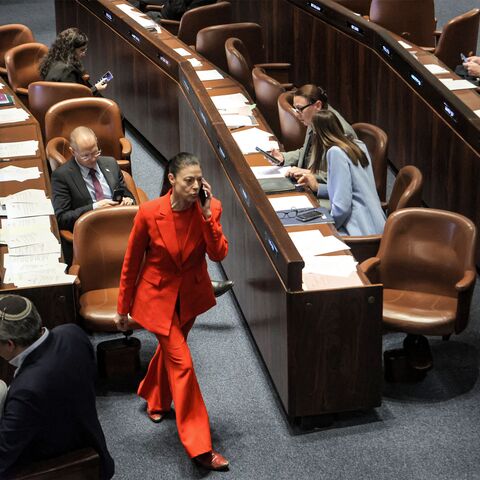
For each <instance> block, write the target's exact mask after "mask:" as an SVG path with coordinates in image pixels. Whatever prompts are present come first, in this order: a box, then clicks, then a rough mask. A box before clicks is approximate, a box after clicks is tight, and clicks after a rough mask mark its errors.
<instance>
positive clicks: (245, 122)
mask: <svg viewBox="0 0 480 480" xmlns="http://www.w3.org/2000/svg"><path fill="white" fill-rule="evenodd" d="M222 119H223V121H224V122H225V125H226V126H227V127H229V128H239V127H252V126H253V125H258V122H257V120H256V119H255V117H252V116H250V115H225V114H222Z"/></svg>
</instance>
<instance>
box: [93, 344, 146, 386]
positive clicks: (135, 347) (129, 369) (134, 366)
mask: <svg viewBox="0 0 480 480" xmlns="http://www.w3.org/2000/svg"><path fill="white" fill-rule="evenodd" d="M140 346H141V343H140V340H139V339H138V338H135V337H125V338H118V339H116V340H107V341H105V342H101V343H99V344H98V345H97V365H98V373H99V375H100V376H101V377H114V376H125V375H133V374H135V373H136V372H138V370H139V369H140V355H139V352H140Z"/></svg>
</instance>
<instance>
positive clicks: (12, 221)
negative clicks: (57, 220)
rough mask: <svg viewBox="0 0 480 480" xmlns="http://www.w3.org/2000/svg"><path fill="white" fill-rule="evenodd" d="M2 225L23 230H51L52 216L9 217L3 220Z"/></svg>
mask: <svg viewBox="0 0 480 480" xmlns="http://www.w3.org/2000/svg"><path fill="white" fill-rule="evenodd" d="M2 227H3V228H6V229H8V230H15V229H18V230H21V229H29V228H39V229H42V228H48V229H49V230H50V217H48V216H46V215H45V216H38V217H23V218H7V219H5V220H2Z"/></svg>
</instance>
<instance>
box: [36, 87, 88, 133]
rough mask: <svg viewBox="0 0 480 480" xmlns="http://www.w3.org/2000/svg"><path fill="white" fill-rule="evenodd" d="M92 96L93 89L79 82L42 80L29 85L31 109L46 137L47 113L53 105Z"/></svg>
mask: <svg viewBox="0 0 480 480" xmlns="http://www.w3.org/2000/svg"><path fill="white" fill-rule="evenodd" d="M92 96H93V94H92V91H91V90H90V89H89V88H88V87H87V86H85V85H80V84H78V83H67V82H43V81H40V82H33V83H31V84H30V85H29V86H28V105H29V110H30V112H31V113H32V115H33V116H34V117H35V118H36V119H37V120H38V123H39V124H40V130H41V131H42V135H43V137H44V138H45V114H46V113H47V110H48V109H49V108H50V107H51V106H52V105H55V104H56V103H58V102H61V101H62V100H67V99H70V98H81V97H92Z"/></svg>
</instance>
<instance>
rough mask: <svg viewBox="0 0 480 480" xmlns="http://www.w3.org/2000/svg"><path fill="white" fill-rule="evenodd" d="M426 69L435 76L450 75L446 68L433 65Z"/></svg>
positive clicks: (426, 66)
mask: <svg viewBox="0 0 480 480" xmlns="http://www.w3.org/2000/svg"><path fill="white" fill-rule="evenodd" d="M424 67H425V68H426V69H427V70H428V71H429V72H430V73H433V74H434V75H440V74H442V73H449V72H448V70H446V69H445V68H443V67H441V66H440V65H435V64H434V63H432V64H431V65H424Z"/></svg>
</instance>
